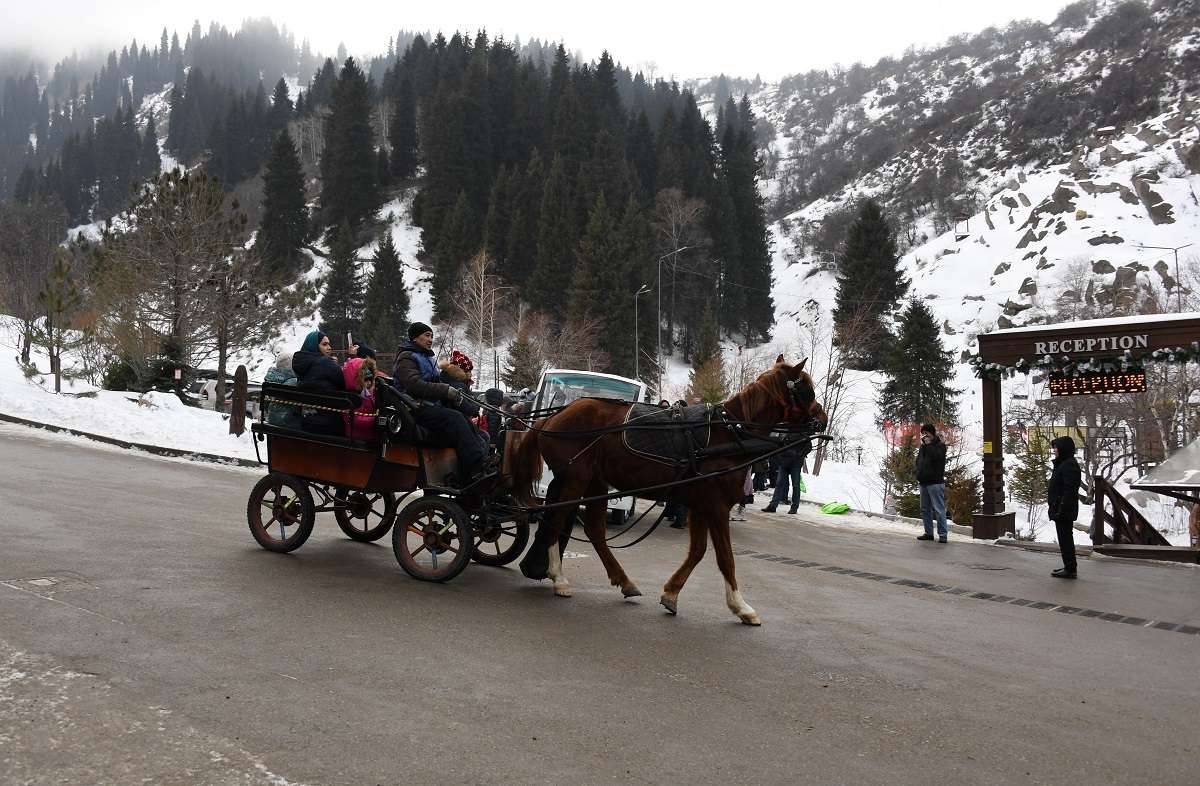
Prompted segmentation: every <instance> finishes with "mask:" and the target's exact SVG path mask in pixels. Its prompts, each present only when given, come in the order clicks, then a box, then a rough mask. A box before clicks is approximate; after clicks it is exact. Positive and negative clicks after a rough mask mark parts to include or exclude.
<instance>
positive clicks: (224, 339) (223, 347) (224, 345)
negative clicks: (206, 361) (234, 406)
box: [213, 327, 229, 412]
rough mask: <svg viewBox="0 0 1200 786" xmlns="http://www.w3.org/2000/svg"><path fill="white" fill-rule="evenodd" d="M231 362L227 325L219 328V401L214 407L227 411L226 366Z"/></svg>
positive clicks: (217, 391) (218, 410)
mask: <svg viewBox="0 0 1200 786" xmlns="http://www.w3.org/2000/svg"><path fill="white" fill-rule="evenodd" d="M228 363H229V331H228V329H227V328H225V327H220V328H218V329H217V390H216V397H217V402H216V404H215V406H214V407H213V409H215V410H216V411H217V412H224V411H225V368H226V366H227V365H228Z"/></svg>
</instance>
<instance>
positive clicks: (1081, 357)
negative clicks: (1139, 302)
mask: <svg viewBox="0 0 1200 786" xmlns="http://www.w3.org/2000/svg"><path fill="white" fill-rule="evenodd" d="M1197 359H1200V313H1189V314H1155V315H1152V316H1135V317H1117V318H1114V319H1091V320H1085V321H1082V322H1064V323H1060V324H1057V325H1038V326H1036V327H1023V328H1011V329H1008V330H997V331H994V332H992V333H986V334H984V335H981V336H980V337H979V355H978V357H977V358H975V359H974V362H975V365H976V372H977V373H978V374H979V376H980V378H981V386H982V394H983V510H982V511H981V512H980V513H977V514H975V520H974V523H973V528H974V533H973V534H974V537H976V538H989V539H991V538H998V537H1000V536H1001V535H1003V534H1004V533H1005V532H1013V531H1014V525H1015V524H1016V512H1015V511H1008V510H1005V505H1004V412H1003V404H1002V401H1001V388H1000V386H1001V383H1002V380H1003V378H1004V377H1005V376H1008V375H1011V374H1013V373H1029V372H1031V371H1045V372H1048V373H1050V374H1051V375H1052V378H1055V377H1057V379H1058V380H1059V381H1060V383H1061V384H1062V386H1063V388H1064V389H1066V390H1067V392H1069V393H1071V394H1078V395H1087V394H1095V395H1103V393H1104V392H1106V390H1111V389H1112V388H1119V387H1120V386H1121V385H1123V384H1127V383H1129V382H1130V380H1128V379H1120V378H1119V375H1121V374H1122V373H1124V372H1123V368H1124V369H1131V370H1136V369H1137V368H1139V367H1140V365H1141V364H1142V363H1144V362H1147V361H1154V362H1177V363H1182V362H1187V361H1189V360H1197ZM1112 392H1115V391H1112Z"/></svg>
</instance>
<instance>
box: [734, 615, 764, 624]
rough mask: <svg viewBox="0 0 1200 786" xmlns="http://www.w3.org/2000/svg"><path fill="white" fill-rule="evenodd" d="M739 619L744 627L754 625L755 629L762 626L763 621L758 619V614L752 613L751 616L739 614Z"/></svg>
mask: <svg viewBox="0 0 1200 786" xmlns="http://www.w3.org/2000/svg"><path fill="white" fill-rule="evenodd" d="M738 619H740V620H741V621H742V624H743V625H753V626H754V627H758V626H759V625H762V620H761V619H759V618H758V613H757V612H750V613H749V614H739V615H738Z"/></svg>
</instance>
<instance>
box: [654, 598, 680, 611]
mask: <svg viewBox="0 0 1200 786" xmlns="http://www.w3.org/2000/svg"><path fill="white" fill-rule="evenodd" d="M658 602H659V603H661V604H662V605H663V608H665V609H666V610H667V611H668V612H670V613H671V614H678V613H679V605H678V604H679V601H678V600H677V599H676V598H669V597H667V596H666V595H663V596H662V597H661V598H659V599H658Z"/></svg>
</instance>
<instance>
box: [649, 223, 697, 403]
mask: <svg viewBox="0 0 1200 786" xmlns="http://www.w3.org/2000/svg"><path fill="white" fill-rule="evenodd" d="M690 248H692V246H680V247H679V248H677V249H675V250H674V251H668V252H667V253H665V254H663V255H662V256H661V257H659V258H658V263H657V264H658V309H657V311H658V314H657V319H658V323H657V325H656V326H655V327H657V328H658V330H657V335H658V341H657V346H656V347H655V348H654V359H655V361H656V362H657V364H658V396H659V398H662V369H663V354H662V263H663V260H664V259H666V258H667V257H673V256H675V255H676V254H678V253H679V252H681V251H687V250H688V249H690Z"/></svg>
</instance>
